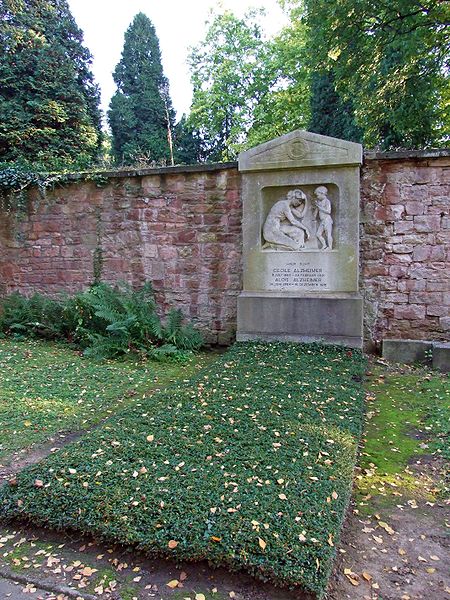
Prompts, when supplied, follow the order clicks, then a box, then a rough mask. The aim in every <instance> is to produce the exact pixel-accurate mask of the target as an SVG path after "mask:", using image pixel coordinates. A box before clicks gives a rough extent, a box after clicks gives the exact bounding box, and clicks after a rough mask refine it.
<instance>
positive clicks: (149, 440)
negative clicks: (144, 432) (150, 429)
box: [147, 435, 155, 442]
mask: <svg viewBox="0 0 450 600" xmlns="http://www.w3.org/2000/svg"><path fill="white" fill-rule="evenodd" d="M154 439H155V436H154V435H148V436H147V442H153V440H154Z"/></svg>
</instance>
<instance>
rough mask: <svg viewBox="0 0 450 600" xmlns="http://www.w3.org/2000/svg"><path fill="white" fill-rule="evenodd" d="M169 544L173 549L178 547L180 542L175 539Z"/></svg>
mask: <svg viewBox="0 0 450 600" xmlns="http://www.w3.org/2000/svg"><path fill="white" fill-rule="evenodd" d="M167 545H168V546H169V548H170V549H171V550H173V549H174V548H176V547H177V546H178V542H176V541H175V540H170V542H169V543H168V544H167Z"/></svg>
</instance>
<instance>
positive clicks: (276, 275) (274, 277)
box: [270, 265, 328, 290]
mask: <svg viewBox="0 0 450 600" xmlns="http://www.w3.org/2000/svg"><path fill="white" fill-rule="evenodd" d="M270 287H271V289H279V290H289V289H293V290H298V289H302V288H307V289H310V290H311V289H312V290H324V289H327V288H328V284H327V277H326V273H325V270H324V269H323V268H322V267H309V266H306V265H300V266H298V265H297V266H285V267H273V269H272V272H271V279H270Z"/></svg>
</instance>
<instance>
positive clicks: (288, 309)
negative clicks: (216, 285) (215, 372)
mask: <svg viewBox="0 0 450 600" xmlns="http://www.w3.org/2000/svg"><path fill="white" fill-rule="evenodd" d="M361 333H362V299H361V298H360V297H359V296H357V295H356V294H353V295H352V294H348V295H344V294H341V295H339V294H333V295H329V296H327V297H323V296H322V297H320V296H311V297H307V296H302V297H299V296H298V295H296V296H293V295H287V294H286V295H282V294H276V295H270V296H268V295H267V294H264V293H259V294H258V293H252V292H243V293H242V294H240V295H239V297H238V331H237V339H238V341H246V340H251V339H262V340H268V341H270V340H283V341H305V342H312V341H325V342H332V343H335V344H344V345H346V346H352V347H355V348H361V347H362V335H361Z"/></svg>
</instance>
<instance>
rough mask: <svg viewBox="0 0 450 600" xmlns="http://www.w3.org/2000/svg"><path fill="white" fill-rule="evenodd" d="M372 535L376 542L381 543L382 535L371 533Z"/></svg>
mask: <svg viewBox="0 0 450 600" xmlns="http://www.w3.org/2000/svg"><path fill="white" fill-rule="evenodd" d="M372 537H373V539H374V540H375V541H376V543H377V544H382V543H383V538H382V537H380V536H378V535H373V536H372Z"/></svg>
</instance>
